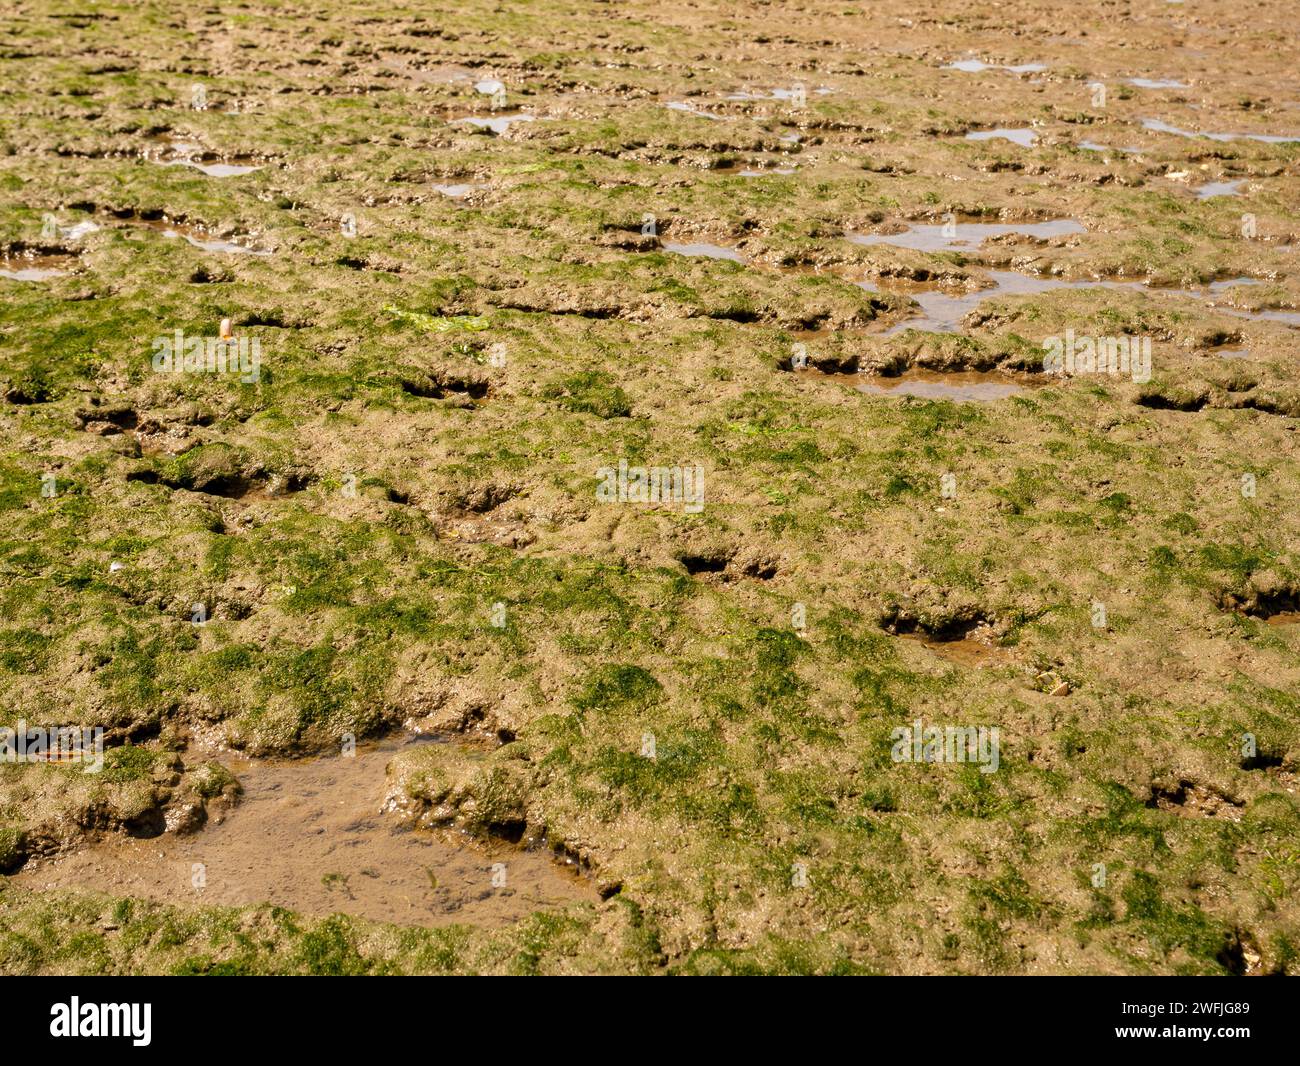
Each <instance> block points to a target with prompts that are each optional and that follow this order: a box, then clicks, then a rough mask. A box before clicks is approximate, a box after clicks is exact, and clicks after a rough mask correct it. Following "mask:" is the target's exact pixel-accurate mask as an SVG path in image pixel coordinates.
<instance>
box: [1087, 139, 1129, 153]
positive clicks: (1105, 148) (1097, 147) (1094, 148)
mask: <svg viewBox="0 0 1300 1066" xmlns="http://www.w3.org/2000/svg"><path fill="white" fill-rule="evenodd" d="M1079 147H1080V148H1086V149H1087V150H1088V151H1090V152H1123V153H1124V154H1125V155H1138V154H1139V153H1141V151H1142V149H1141V148H1111V147H1110V146H1109V145H1105V144H1098V143H1097V142H1096V141H1080V142H1079Z"/></svg>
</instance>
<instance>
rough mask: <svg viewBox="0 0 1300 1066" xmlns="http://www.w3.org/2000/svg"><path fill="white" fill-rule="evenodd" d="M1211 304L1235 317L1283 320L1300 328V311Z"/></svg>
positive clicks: (1259, 320) (1257, 319)
mask: <svg viewBox="0 0 1300 1066" xmlns="http://www.w3.org/2000/svg"><path fill="white" fill-rule="evenodd" d="M1210 306H1211V307H1212V308H1213V309H1214V310H1216V311H1218V312H1219V313H1220V314H1224V315H1231V316H1232V317H1233V318H1249V319H1251V320H1252V321H1255V322H1281V323H1283V324H1284V325H1287V326H1294V327H1297V328H1300V311H1273V310H1268V311H1241V310H1238V309H1237V308H1235V307H1224V306H1223V305H1222V304H1211V305H1210Z"/></svg>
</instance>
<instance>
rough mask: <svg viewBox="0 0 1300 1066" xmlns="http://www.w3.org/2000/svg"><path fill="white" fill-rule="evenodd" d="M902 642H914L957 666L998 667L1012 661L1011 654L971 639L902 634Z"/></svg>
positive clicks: (1000, 648)
mask: <svg viewBox="0 0 1300 1066" xmlns="http://www.w3.org/2000/svg"><path fill="white" fill-rule="evenodd" d="M902 636H903V639H904V640H915V641H917V642H919V643H920V645H921V646H922V647H923V648H925V649H926V650H927V651H932V652H934V653H935V654H936V655H938V656H939V657H940V658H943V659H947V660H948V661H949V662H952V663H956V664H957V665H958V666H972V667H981V666H1000V665H1002V664H1004V663H1009V662H1011V661H1012V657H1011V653H1010V652H1009V651H1008V650H1007V649H1006V648H1002V647H999V646H998V645H996V644H985V643H984V642H983V641H981V640H975V639H974V638H973V637H962V638H960V639H958V640H938V639H936V638H934V637H927V636H923V635H922V634H920V633H904V634H903V635H902Z"/></svg>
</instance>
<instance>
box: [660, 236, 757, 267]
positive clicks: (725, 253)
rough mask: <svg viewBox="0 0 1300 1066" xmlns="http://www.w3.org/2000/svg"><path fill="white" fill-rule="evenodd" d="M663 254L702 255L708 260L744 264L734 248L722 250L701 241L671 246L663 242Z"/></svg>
mask: <svg viewBox="0 0 1300 1066" xmlns="http://www.w3.org/2000/svg"><path fill="white" fill-rule="evenodd" d="M663 248H664V251H665V252H672V253H674V254H675V255H702V256H706V257H707V258H709V259H730V260H731V261H732V262H733V263H744V262H745V257H744V256H742V255H741V254H740V253H739V252H738V251H736V250H735V249H734V248H724V247H723V246H722V245H720V244H706V243H704V242H703V241H700V242H697V243H694V244H671V243H669V242H668V241H664V245H663Z"/></svg>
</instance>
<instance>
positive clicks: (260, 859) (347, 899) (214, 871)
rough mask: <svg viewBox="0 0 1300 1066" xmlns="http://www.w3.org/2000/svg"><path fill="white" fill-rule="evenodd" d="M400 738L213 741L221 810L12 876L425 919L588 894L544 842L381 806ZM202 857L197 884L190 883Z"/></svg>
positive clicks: (492, 917)
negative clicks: (238, 792)
mask: <svg viewBox="0 0 1300 1066" xmlns="http://www.w3.org/2000/svg"><path fill="white" fill-rule="evenodd" d="M409 742H410V740H409V739H408V738H407V737H403V738H401V739H390V740H386V741H384V742H383V743H381V744H377V745H373V746H371V747H369V748H366V749H358V751H357V752H356V754H355V756H353V757H350V758H348V757H343V756H332V757H325V758H316V759H305V760H297V761H275V762H272V761H262V760H258V761H253V760H248V759H243V758H236V757H232V756H231V754H230V753H223V754H222V755H221V756H220V761H221V762H223V763H224V764H225V765H226V766H227V768H228V769H230V770H231V771H232V772H233V773H234V774H235V775H236V776H237V777H238V778H239V781H240V784H242V785H243V787H244V795H243V798H242V799H241V800H240V802H239V803H238V804H237V805H236V806H235V807H234V808H232V809H231V810H230V811H229V812H228V813H226V814H225V816H224V818H223V819H222V820H221V821H220V823H217V822H216V818H215V817H214V818H213V819H212V820H210V821H209V823H208V824H207V825H206V826H205V827H204V828H202V829H200V830H198V831H197V832H195V833H191V834H188V835H178V834H174V833H165V834H163V835H162V836H158V837H153V838H149V839H135V838H120V837H115V838H112V839H109V840H105V841H103V842H101V843H98V844H94V845H91V846H90V847H87V848H83V849H81V850H78V851H75V852H71V853H69V854H65V855H60V856H55V857H53V858H50V859H43V860H32V861H31V862H29V863H28V864H27V865H26V866H25V867H24V868H23V869H22V870H21V871H19V872H18V873H17V874H15V875H14V877H13V880H14V881H15V882H16V883H18V884H21V885H23V886H24V887H27V888H30V889H40V890H44V889H51V888H73V889H82V890H92V891H97V892H105V893H109V894H112V895H116V896H134V897H138V898H145V899H152V900H157V901H160V902H165V903H176V904H199V903H203V904H220V905H225V906H245V905H249V904H258V903H263V902H267V903H272V904H276V905H278V906H282V907H287V908H290V909H292V910H295V911H298V912H299V913H302V914H306V915H309V916H316V917H321V916H325V915H329V914H334V913H339V912H341V913H344V914H349V915H353V916H357V917H361V918H369V919H372V920H375V921H384V922H393V923H397V924H401V925H423V926H436V925H447V924H450V923H454V922H463V923H468V924H474V925H488V926H496V925H503V924H507V923H509V922H513V921H516V920H518V919H520V918H523V917H525V916H527V915H529V914H531V913H532V912H534V911H536V910H540V909H545V908H548V907H555V906H560V905H563V904H566V903H569V902H572V901H577V900H592V901H594V900H595V899H596V898H597V895H596V890H595V887H594V885H593V884H592V883H591V882H590V881H589V880H588V879H586V878H584V877H581V876H579V875H578V874H576V873H575V872H574V871H573V869H572V867H571V866H570V865H566V864H562V863H560V862H559V861H557V860H556V859H555V858H553V857H552V855H551V853H550V852H547V851H543V850H535V851H529V850H524V849H522V848H518V847H515V846H513V845H510V844H506V843H492V844H490V845H483V844H480V843H478V842H474V841H470V840H469V839H468V838H465V837H463V836H462V835H460V834H455V833H451V832H443V831H433V832H431V831H425V830H419V829H413V828H410V827H409V825H407V824H406V823H404V821H403V819H402V818H401V817H400V816H399V815H397V814H393V813H384V812H382V811H381V805H382V803H383V798H384V791H385V767H386V766H387V765H388V762H389V760H390V759H391V758H392V756H393V755H394V754H395V753H396V752H397V751H398V750H400V748H401V747H403V746H404V744H405V743H409ZM196 864H200V865H199V866H197V867H196ZM497 864H500V866H497ZM494 867H496V869H494ZM200 869H201V871H202V875H203V881H204V883H203V885H202V887H201V888H196V887H195V885H194V879H195V876H196V870H200ZM503 874H504V884H501V880H502V875H503ZM494 878H495V882H496V883H494Z"/></svg>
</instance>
